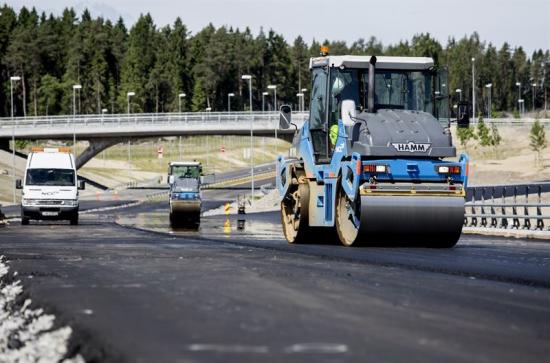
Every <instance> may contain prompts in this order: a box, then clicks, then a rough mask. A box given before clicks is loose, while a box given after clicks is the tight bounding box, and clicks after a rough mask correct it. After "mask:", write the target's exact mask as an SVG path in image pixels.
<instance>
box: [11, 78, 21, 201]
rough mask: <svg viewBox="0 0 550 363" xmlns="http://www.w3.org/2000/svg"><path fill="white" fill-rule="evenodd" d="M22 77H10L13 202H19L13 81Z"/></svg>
mask: <svg viewBox="0 0 550 363" xmlns="http://www.w3.org/2000/svg"><path fill="white" fill-rule="evenodd" d="M20 80H21V77H19V76H12V77H10V97H11V143H12V145H11V153H12V154H11V174H12V182H13V204H15V203H17V194H16V181H15V180H16V179H15V120H14V119H13V82H14V81H20Z"/></svg>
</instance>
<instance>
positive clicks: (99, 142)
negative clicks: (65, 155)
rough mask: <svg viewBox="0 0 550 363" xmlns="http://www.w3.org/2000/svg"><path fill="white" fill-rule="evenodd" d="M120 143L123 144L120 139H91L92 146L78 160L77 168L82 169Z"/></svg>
mask: <svg viewBox="0 0 550 363" xmlns="http://www.w3.org/2000/svg"><path fill="white" fill-rule="evenodd" d="M120 142H122V139H118V138H102V139H90V140H89V143H90V145H89V146H88V147H87V148H86V149H85V150H84V151H83V152H82V153H81V154H80V155H78V157H77V158H76V168H77V169H80V168H81V167H83V166H84V164H86V163H87V162H88V161H90V160H91V159H92V158H93V157H94V156H96V155H97V154H99V153H100V152H102V151H103V150H105V149H107V148H109V147H111V146H113V145H116V144H118V143H120Z"/></svg>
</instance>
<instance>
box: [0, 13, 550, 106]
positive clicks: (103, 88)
mask: <svg viewBox="0 0 550 363" xmlns="http://www.w3.org/2000/svg"><path fill="white" fill-rule="evenodd" d="M0 12H1V15H0V78H1V79H0V82H1V84H2V87H0V113H1V115H2V116H9V115H10V77H11V76H20V77H21V81H15V82H13V84H14V98H15V101H14V105H15V114H16V115H17V116H34V115H54V114H71V113H72V112H73V110H72V100H73V85H74V84H80V85H82V89H81V90H80V91H79V93H78V96H77V97H78V101H77V112H78V113H101V110H102V109H104V108H105V109H107V110H108V112H109V113H123V112H126V110H127V93H128V92H130V91H131V92H135V96H134V97H132V111H134V112H171V111H177V110H178V108H179V96H178V95H179V94H180V93H185V94H186V96H185V97H184V98H182V99H181V100H182V104H181V106H182V110H183V111H201V110H205V108H206V107H211V109H212V110H213V111H222V110H226V109H227V94H228V93H235V97H233V98H232V100H231V107H232V109H233V110H243V107H246V105H247V104H248V89H247V84H246V83H244V82H243V81H242V80H241V75H243V74H251V75H252V76H253V80H252V88H253V104H254V106H253V107H254V109H255V110H259V109H261V107H262V106H261V105H262V93H263V92H265V91H268V90H267V85H269V84H274V85H277V98H278V100H280V102H287V103H291V104H294V105H296V104H297V103H298V100H297V97H296V93H298V92H300V90H301V89H302V88H309V82H310V77H309V70H308V65H309V58H310V57H312V56H317V55H318V54H319V48H320V45H321V44H327V45H329V47H330V52H331V54H358V55H360V54H369V55H399V56H429V57H433V58H434V59H435V61H436V63H437V64H438V65H442V66H447V67H448V68H449V73H450V77H449V83H450V89H451V90H455V89H457V88H460V89H462V90H463V97H465V98H466V99H470V98H471V92H472V91H471V89H472V87H471V84H472V74H471V65H472V63H471V58H472V57H473V58H475V64H476V85H477V87H476V97H477V102H478V109H483V107H484V103H485V102H486V97H485V93H486V92H487V88H486V87H485V85H486V84H487V83H492V84H493V87H492V105H493V109H494V110H498V111H501V110H502V111H511V110H513V109H515V108H516V107H517V100H518V87H517V86H516V83H517V82H520V83H521V85H522V87H521V90H520V92H521V97H522V98H524V99H525V104H526V107H527V109H529V110H530V109H531V107H532V100H533V98H532V97H533V84H535V85H536V87H534V91H535V92H534V96H535V104H536V107H537V108H540V107H542V106H543V104H544V87H546V88H547V87H548V85H547V83H548V82H546V84H544V83H545V82H544V77H545V74H550V69H549V68H550V64H549V63H550V54H549V51H548V50H543V49H540V50H536V51H534V52H533V53H532V54H531V55H527V54H526V52H525V51H524V50H523V48H522V47H521V46H518V47H512V46H511V45H509V44H507V43H504V44H502V45H501V46H499V47H498V48H497V47H496V46H494V45H493V44H491V43H486V42H484V41H482V40H481V39H480V37H479V35H478V34H477V33H473V34H471V35H469V36H464V37H463V38H461V39H458V40H457V39H454V38H449V39H448V41H447V44H445V45H442V44H441V43H440V42H438V41H437V40H436V39H434V38H433V37H432V36H431V35H430V34H417V35H414V36H413V37H412V39H410V40H404V41H401V42H399V43H398V44H391V45H384V44H382V43H381V42H380V41H378V40H377V39H376V38H375V37H365V38H360V39H358V40H357V41H355V42H353V43H352V44H346V42H342V41H329V40H325V41H323V42H319V41H317V40H313V41H311V42H310V43H309V44H308V43H307V42H306V41H305V40H304V39H302V37H297V38H296V39H294V41H292V42H291V43H289V42H287V41H286V40H285V39H284V37H283V36H282V35H281V34H278V33H276V32H275V31H274V30H269V31H267V32H265V31H263V30H262V31H260V32H259V34H253V33H252V32H251V31H250V30H249V29H248V28H247V29H244V30H240V29H235V28H232V27H227V26H222V27H220V28H215V27H214V26H213V25H208V26H206V27H205V28H203V29H202V30H201V31H199V32H197V33H196V34H192V33H191V32H190V31H189V30H188V29H187V27H186V26H185V24H183V22H182V20H181V19H180V18H177V19H176V20H175V22H174V23H173V24H172V25H170V26H165V27H157V26H156V25H155V23H154V22H153V19H152V17H151V16H150V15H149V14H146V15H142V16H140V17H139V19H138V20H137V21H136V23H135V24H133V25H132V27H131V28H130V29H128V27H127V25H126V24H125V23H124V21H123V20H122V19H119V20H118V21H116V22H112V21H110V20H106V19H103V18H101V17H97V18H93V17H92V16H91V14H90V13H89V12H88V11H87V10H86V11H84V12H83V13H82V14H80V15H78V14H76V13H75V11H74V10H73V9H65V10H64V11H63V13H62V14H61V15H59V16H54V15H52V14H45V13H38V12H37V11H36V10H35V9H28V8H24V7H23V8H21V10H20V11H19V13H17V12H15V11H14V10H13V9H12V8H11V7H9V6H8V5H4V6H3V7H2V8H0ZM545 68H546V69H545ZM545 72H546V73H545ZM543 85H544V87H543ZM453 97H456V95H453ZM306 99H307V95H306ZM265 100H266V105H267V106H266V107H267V108H268V109H272V108H273V100H272V97H271V92H270V94H269V95H268V96H267V97H266V99H265ZM306 103H307V102H306ZM480 107H481V108H480Z"/></svg>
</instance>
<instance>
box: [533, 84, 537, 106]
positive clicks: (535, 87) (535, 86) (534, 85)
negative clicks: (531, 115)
mask: <svg viewBox="0 0 550 363" xmlns="http://www.w3.org/2000/svg"><path fill="white" fill-rule="evenodd" d="M532 86H533V112H535V93H536V89H537V84H536V83H533V84H532Z"/></svg>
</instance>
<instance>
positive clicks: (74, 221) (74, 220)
mask: <svg viewBox="0 0 550 363" xmlns="http://www.w3.org/2000/svg"><path fill="white" fill-rule="evenodd" d="M70 222H71V226H77V225H78V213H75V214H74V215H73V216H72V217H71V219H70Z"/></svg>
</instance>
